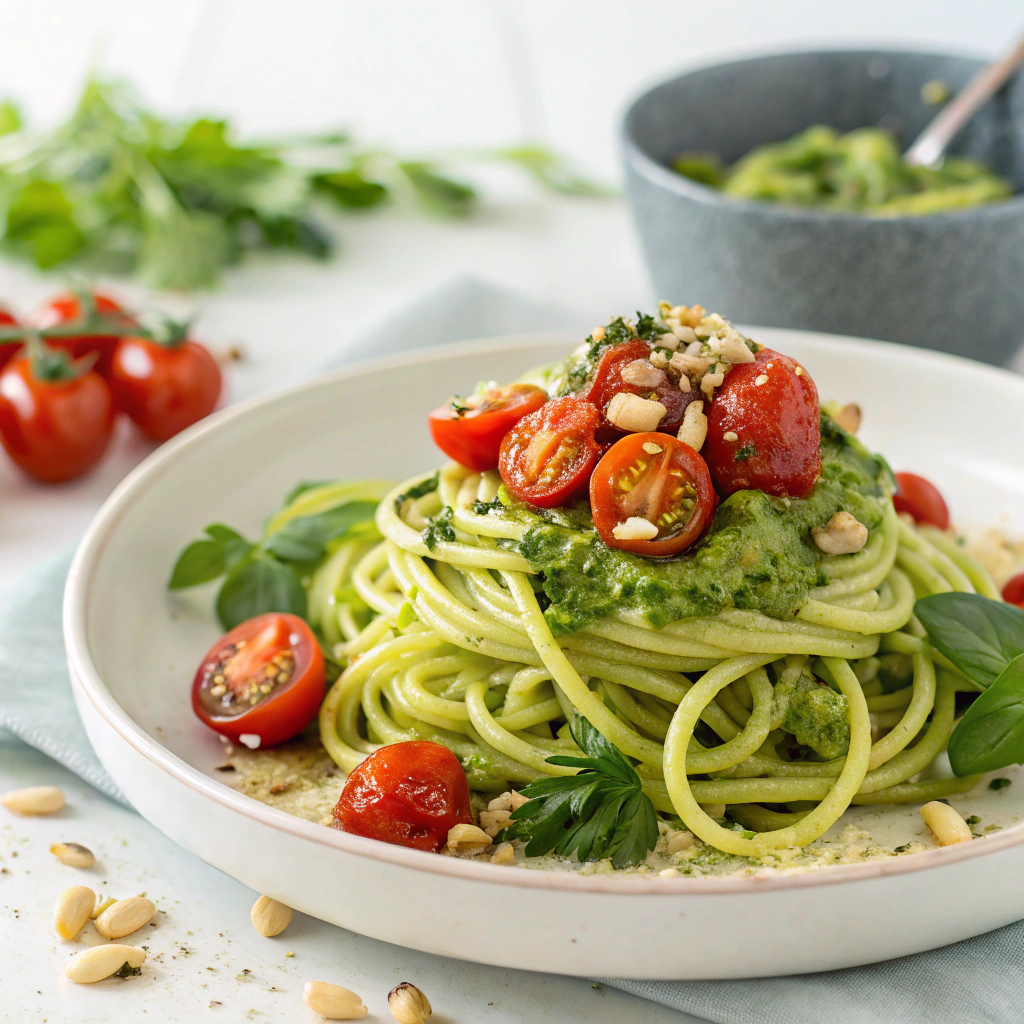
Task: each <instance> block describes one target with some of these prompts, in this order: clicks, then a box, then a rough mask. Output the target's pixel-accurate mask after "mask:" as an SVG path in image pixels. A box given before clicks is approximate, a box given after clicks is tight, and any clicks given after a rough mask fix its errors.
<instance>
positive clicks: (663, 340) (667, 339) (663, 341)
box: [654, 329, 679, 352]
mask: <svg viewBox="0 0 1024 1024" xmlns="http://www.w3.org/2000/svg"><path fill="white" fill-rule="evenodd" d="M654 344H655V345H657V346H658V348H667V349H669V350H670V351H672V352H675V350H676V349H677V348H679V339H678V338H677V337H676V335H675V331H674V329H673V330H671V331H667V332H666V333H665V334H659V335H658V338H657V341H655V342H654Z"/></svg>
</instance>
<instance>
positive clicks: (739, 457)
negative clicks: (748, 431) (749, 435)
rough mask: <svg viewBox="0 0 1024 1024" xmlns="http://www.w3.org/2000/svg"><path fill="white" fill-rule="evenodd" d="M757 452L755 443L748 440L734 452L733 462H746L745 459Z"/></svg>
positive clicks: (750, 457)
mask: <svg viewBox="0 0 1024 1024" xmlns="http://www.w3.org/2000/svg"><path fill="white" fill-rule="evenodd" d="M756 454H757V448H756V446H755V445H752V444H750V443H749V442H748V443H747V444H745V445H743V446H742V447H741V448H739V449H738V450H737V452H736V454H735V455H734V456H733V461H734V462H746V461H747V459H752V458H753V457H754V456H755V455H756Z"/></svg>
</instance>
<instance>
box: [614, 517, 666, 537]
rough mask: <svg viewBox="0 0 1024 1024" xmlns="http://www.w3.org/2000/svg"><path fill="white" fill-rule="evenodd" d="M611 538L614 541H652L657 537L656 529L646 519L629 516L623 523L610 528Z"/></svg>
mask: <svg viewBox="0 0 1024 1024" xmlns="http://www.w3.org/2000/svg"><path fill="white" fill-rule="evenodd" d="M612 536H613V537H614V538H615V539H616V540H653V539H654V538H655V537H657V536H658V528H657V527H656V526H655V525H654V523H652V522H650V521H649V520H647V519H643V518H642V517H640V516H630V517H629V518H628V519H627V520H626V521H625V522H624V523H616V524H615V525H614V526H613V527H612Z"/></svg>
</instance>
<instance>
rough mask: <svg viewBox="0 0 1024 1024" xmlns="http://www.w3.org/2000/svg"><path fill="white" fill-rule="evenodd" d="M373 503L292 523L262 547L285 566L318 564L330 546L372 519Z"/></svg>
mask: <svg viewBox="0 0 1024 1024" xmlns="http://www.w3.org/2000/svg"><path fill="white" fill-rule="evenodd" d="M376 511H377V503H376V502H374V501H349V502H346V503H345V504H344V505H337V506H336V507H335V508H329V509H327V510H326V511H325V512H318V513H317V514H316V515H311V516H297V517H296V518H295V519H290V520H289V521H288V522H287V523H285V525H284V526H282V527H281V529H280V530H278V531H277V532H276V533H272V534H271V535H270V536H269V537H268V538H267V539H266V541H264V544H263V547H264V549H265V550H267V551H269V552H270V553H271V554H272V555H276V556H277V557H278V558H280V559H282V560H283V561H285V562H315V561H317V560H318V559H320V558H323V556H324V555H325V554H326V553H327V545H328V544H329V543H330V542H331V541H332V540H336V539H337V538H338V537H340V536H342V535H343V534H345V533H347V532H348V531H349V530H350V529H351V528H352V527H353V526H355V525H356V524H357V523H362V522H365V521H366V520H368V519H373V516H374V513H375V512H376Z"/></svg>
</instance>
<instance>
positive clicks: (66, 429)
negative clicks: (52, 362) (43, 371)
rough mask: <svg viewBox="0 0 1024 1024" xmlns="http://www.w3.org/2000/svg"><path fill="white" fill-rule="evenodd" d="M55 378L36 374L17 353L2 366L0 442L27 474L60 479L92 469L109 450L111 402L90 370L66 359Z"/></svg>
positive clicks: (50, 480)
mask: <svg viewBox="0 0 1024 1024" xmlns="http://www.w3.org/2000/svg"><path fill="white" fill-rule="evenodd" d="M65 370H66V372H65V373H63V374H62V375H60V376H57V377H55V379H52V380H51V379H41V378H40V377H38V376H36V373H35V370H34V361H33V360H32V359H30V358H28V357H27V356H19V357H18V358H17V359H15V360H14V361H13V362H10V363H8V364H7V366H5V367H4V368H3V370H2V371H0V442H2V443H3V446H4V448H5V449H6V450H7V454H8V455H10V457H11V458H12V459H13V460H14V461H15V462H16V463H17V464H18V465H19V466H20V467H21V468H22V469H23V470H25V472H26V473H28V474H30V475H31V476H34V477H35V478H36V479H37V480H43V481H45V482H46V483H62V482H63V481H65V480H71V479H73V478H74V477H76V476H80V475H81V474H82V473H84V472H85V471H86V470H87V469H91V468H92V467H93V466H94V465H95V464H96V463H97V462H98V461H99V459H100V457H101V456H102V455H103V453H104V452H105V451H106V450H107V445H108V444H109V443H110V436H111V434H112V433H113V429H114V402H113V400H112V399H111V397H110V388H109V387H107V382H106V381H105V380H104V379H103V378H102V377H101V376H100V375H99V374H98V373H96V372H95V371H94V370H89V371H88V372H85V373H81V372H78V371H76V370H75V369H74V368H72V367H71V366H70V364H66V367H65Z"/></svg>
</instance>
